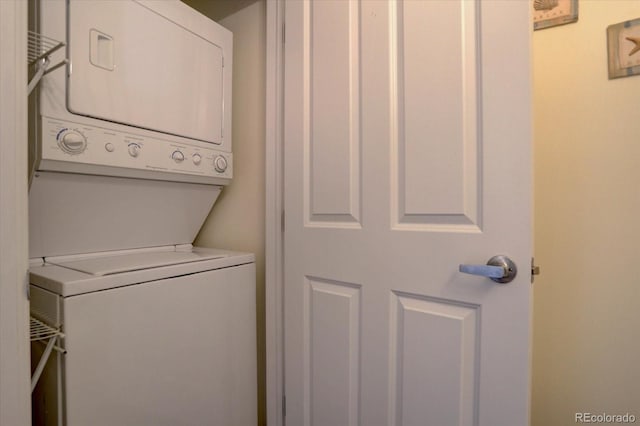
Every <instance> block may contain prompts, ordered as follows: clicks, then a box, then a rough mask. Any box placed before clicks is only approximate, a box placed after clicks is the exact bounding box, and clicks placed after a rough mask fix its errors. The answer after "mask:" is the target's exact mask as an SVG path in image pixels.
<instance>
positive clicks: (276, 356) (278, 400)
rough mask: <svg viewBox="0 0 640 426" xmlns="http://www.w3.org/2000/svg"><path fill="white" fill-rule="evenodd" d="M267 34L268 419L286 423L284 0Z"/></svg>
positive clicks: (270, 1) (273, 3) (271, 12)
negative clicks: (284, 319) (283, 221)
mask: <svg viewBox="0 0 640 426" xmlns="http://www.w3.org/2000/svg"><path fill="white" fill-rule="evenodd" d="M266 25H267V40H266V50H267V52H266V140H265V145H266V155H265V159H266V172H265V175H266V176H265V181H266V183H265V186H266V187H265V193H266V197H265V198H266V218H265V229H266V235H265V238H266V242H265V244H266V250H265V251H266V260H265V264H266V271H265V279H266V282H265V305H266V306H265V312H266V358H267V360H266V363H267V365H266V375H267V384H266V387H267V389H266V394H267V404H266V405H267V424H268V425H269V426H282V425H284V416H283V412H282V411H283V410H282V408H283V399H284V333H283V331H284V328H283V322H282V321H283V288H282V287H283V259H284V256H283V255H284V251H283V232H282V228H281V223H282V215H283V212H284V210H283V206H284V204H283V156H282V154H283V152H282V142H283V141H282V130H283V122H282V119H283V114H282V108H283V92H282V90H283V85H282V83H283V73H284V68H283V52H282V47H283V35H284V34H283V31H284V28H283V25H284V0H267V22H266Z"/></svg>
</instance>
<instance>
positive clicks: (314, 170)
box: [303, 0, 361, 227]
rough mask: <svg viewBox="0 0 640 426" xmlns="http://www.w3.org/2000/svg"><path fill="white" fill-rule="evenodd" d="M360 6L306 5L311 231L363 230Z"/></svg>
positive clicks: (327, 0)
mask: <svg viewBox="0 0 640 426" xmlns="http://www.w3.org/2000/svg"><path fill="white" fill-rule="evenodd" d="M359 10H360V7H359V2H356V1H344V0H323V1H311V2H305V5H304V20H305V33H304V39H305V53H306V54H305V57H304V77H303V78H304V135H303V137H304V151H305V152H304V155H305V192H306V194H305V210H306V214H305V219H306V223H307V225H308V226H330V227H331V226H337V227H359V226H360V205H361V192H360V185H361V183H360V144H361V141H360V82H359V79H360V60H359V58H360V54H359V47H360V46H359V43H360V37H359V34H360V33H359V19H360V16H359Z"/></svg>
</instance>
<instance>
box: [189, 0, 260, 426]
mask: <svg viewBox="0 0 640 426" xmlns="http://www.w3.org/2000/svg"><path fill="white" fill-rule="evenodd" d="M188 3H189V4H191V5H192V6H194V7H196V6H198V5H197V4H196V3H198V2H195V1H189V2H188ZM265 20H266V7H265V2H264V1H259V2H256V3H253V4H251V5H249V6H247V7H245V8H244V9H241V10H240V11H238V12H235V13H234V14H232V15H229V16H228V17H226V18H224V19H222V20H221V21H219V23H220V24H221V25H223V26H224V27H226V28H228V29H229V30H231V31H232V32H233V43H234V52H233V54H234V56H233V155H234V164H233V167H234V179H233V183H232V184H231V185H229V186H228V187H227V188H225V189H224V190H223V191H222V194H221V196H220V198H219V199H218V201H217V203H216V205H215V206H214V208H213V210H212V212H211V214H210V215H209V218H208V219H207V221H206V222H205V224H204V226H203V227H202V230H201V231H200V234H199V235H198V238H197V239H196V241H195V244H196V245H200V246H204V247H221V248H228V249H234V250H241V251H249V252H253V253H255V254H256V270H257V322H258V323H257V327H258V418H259V423H258V424H265V414H266V413H265V332H264V330H265V323H264V321H265V312H264V306H265V302H264V295H265V293H264V259H265V257H264V244H265V241H264V235H265V227H264V218H265V183H264V182H265V148H264V146H265V40H266V29H265Z"/></svg>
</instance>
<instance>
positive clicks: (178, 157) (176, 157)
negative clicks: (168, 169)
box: [171, 151, 184, 163]
mask: <svg viewBox="0 0 640 426" xmlns="http://www.w3.org/2000/svg"><path fill="white" fill-rule="evenodd" d="M171 158H173V161H175V162H176V163H182V162H183V161H184V154H183V153H182V152H181V151H173V154H171Z"/></svg>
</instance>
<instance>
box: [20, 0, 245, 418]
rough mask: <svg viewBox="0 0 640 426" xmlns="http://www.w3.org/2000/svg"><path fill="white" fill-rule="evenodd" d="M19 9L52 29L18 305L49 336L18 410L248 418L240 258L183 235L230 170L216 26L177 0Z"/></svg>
mask: <svg viewBox="0 0 640 426" xmlns="http://www.w3.org/2000/svg"><path fill="white" fill-rule="evenodd" d="M31 6H34V8H33V10H30V16H32V17H33V22H32V27H33V28H32V29H35V30H37V31H38V32H40V33H41V34H42V35H43V36H46V37H49V38H53V39H55V40H56V41H61V42H63V43H64V44H65V47H64V48H58V49H57V50H53V51H51V53H50V54H47V58H48V60H44V59H43V60H42V62H39V63H38V66H42V67H45V66H47V65H46V64H47V63H51V64H58V65H60V66H57V65H56V66H53V67H51V68H50V69H48V71H51V72H48V73H47V74H45V75H44V77H43V78H42V80H41V81H40V83H39V86H38V88H37V90H35V91H34V94H33V95H32V96H34V98H31V99H30V100H32V101H33V102H30V105H31V106H32V108H31V114H30V123H29V124H30V164H31V176H30V188H29V255H30V258H31V259H32V266H31V268H30V277H31V286H30V288H31V294H30V297H31V311H32V315H33V317H35V320H39V321H41V322H42V323H44V324H45V325H48V326H49V327H51V328H53V329H55V330H57V332H59V333H62V335H61V337H59V338H58V341H57V343H56V346H55V347H56V348H57V350H55V351H54V352H53V354H54V355H53V356H52V357H51V358H49V359H48V362H47V363H46V364H42V365H45V366H46V367H45V368H44V372H43V373H42V375H41V376H40V379H39V381H37V380H35V379H34V380H33V383H34V388H35V389H34V393H33V398H32V401H33V408H34V409H33V418H34V424H37V425H39V424H46V425H67V426H99V425H104V426H127V425H130V426H160V425H167V426H169V425H170V426H177V425H180V426H183V425H184V426H186V425H194V426H196V425H197V426H205V425H216V426H248V425H254V424H256V421H257V403H256V401H257V391H256V389H257V377H256V314H255V312H256V310H255V308H256V306H255V264H254V256H253V255H252V254H246V253H234V252H230V251H224V250H214V249H204V248H194V247H192V246H191V243H193V241H194V239H195V237H196V235H197V233H198V231H199V229H200V227H201V225H202V223H203V222H204V220H205V219H206V217H207V215H208V214H209V212H210V210H211V208H212V207H213V204H214V203H215V201H216V199H217V197H218V195H219V194H220V191H221V190H222V187H223V186H224V185H227V184H229V183H230V181H231V178H232V176H233V156H232V150H231V72H232V65H233V61H232V34H231V33H230V32H229V31H228V30H226V29H224V28H222V27H221V26H220V25H218V24H216V23H215V22H213V21H211V20H209V19H208V18H206V17H204V16H203V15H200V14H199V13H197V12H196V11H194V10H193V9H191V8H189V7H188V6H186V5H185V4H184V3H181V2H180V1H177V0H166V1H152V0H122V1H117V2H107V1H95V0H34V1H33V2H31V4H30V7H31ZM41 74H42V73H41ZM36 75H38V74H36ZM49 342H56V340H55V338H52V339H49ZM52 344H53V343H52ZM53 347H54V346H51V345H48V346H47V347H46V348H47V349H45V347H44V345H42V344H40V343H37V342H36V343H34V344H33V345H32V357H33V359H34V365H35V363H36V362H37V361H36V360H37V359H47V357H46V356H45V357H42V358H40V355H43V354H50V353H51V352H47V351H50V350H51V348H53ZM38 369H39V367H36V369H35V371H34V378H36V377H37V376H38V375H39V374H37V373H38ZM36 384H37V385H36Z"/></svg>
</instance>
